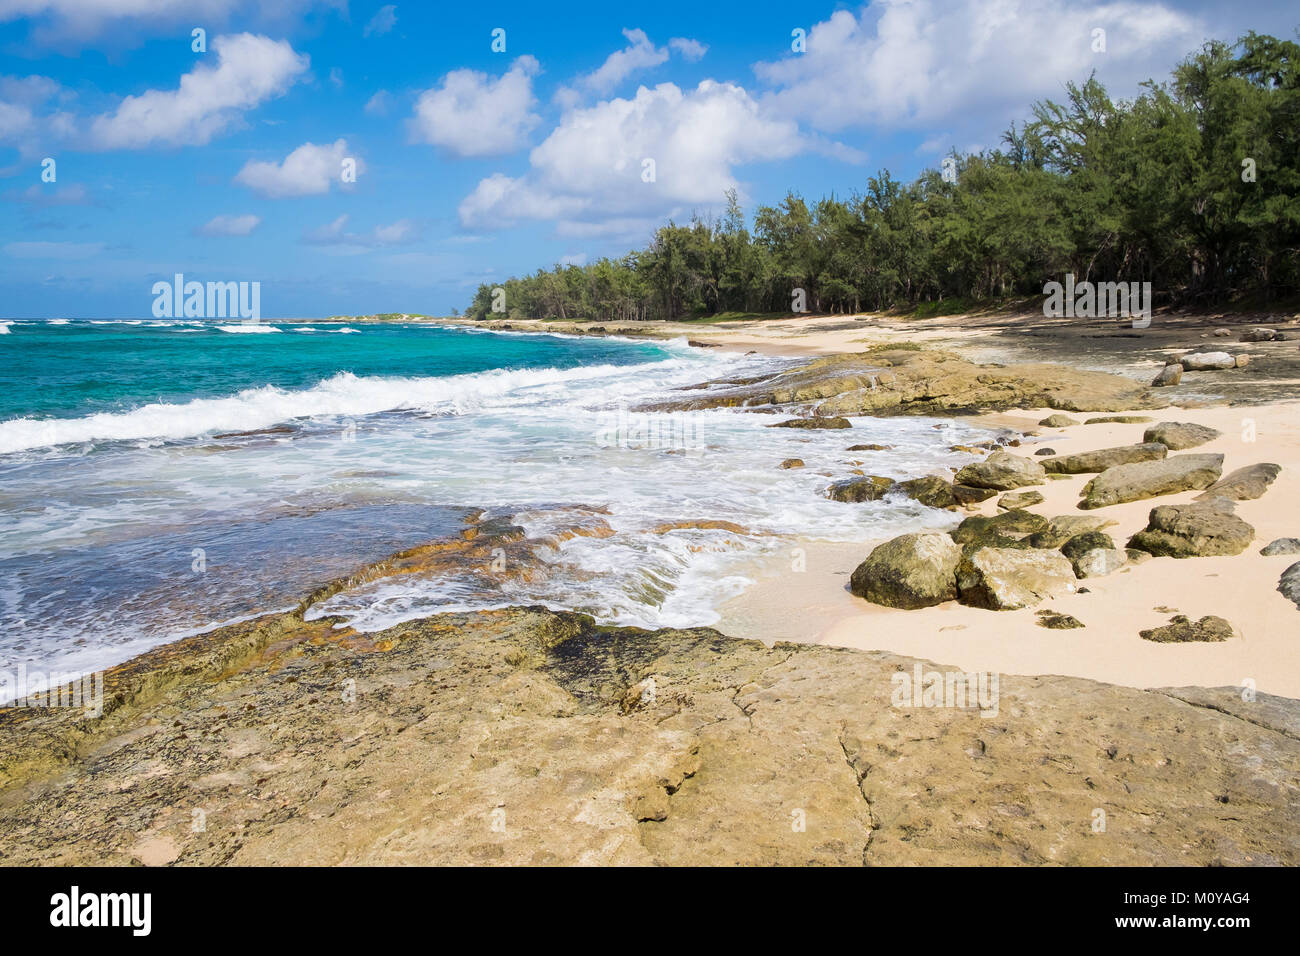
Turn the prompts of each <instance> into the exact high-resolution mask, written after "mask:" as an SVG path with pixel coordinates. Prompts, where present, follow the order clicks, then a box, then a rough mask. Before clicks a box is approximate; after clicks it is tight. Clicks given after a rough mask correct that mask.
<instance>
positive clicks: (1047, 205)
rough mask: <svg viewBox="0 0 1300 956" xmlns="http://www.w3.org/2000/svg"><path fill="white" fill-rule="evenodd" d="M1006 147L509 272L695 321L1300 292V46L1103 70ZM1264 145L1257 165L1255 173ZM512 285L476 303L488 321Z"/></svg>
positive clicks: (576, 298)
mask: <svg viewBox="0 0 1300 956" xmlns="http://www.w3.org/2000/svg"><path fill="white" fill-rule="evenodd" d="M1003 147H1004V148H1002V149H997V150H988V151H985V152H982V153H976V154H967V155H960V154H957V153H954V154H953V155H952V158H953V160H954V161H955V165H956V170H957V174H958V175H957V181H956V182H955V183H953V182H947V181H945V180H944V178H943V176H942V175H941V174H940V173H939V171H938V170H927V171H926V172H925V173H924V174H922V175H921V176H920V177H919V178H918V179H917V180H916V181H915V182H912V183H910V184H904V183H900V182H899V181H897V180H895V179H894V178H893V177H891V176H890V174H889V173H888V172H887V171H882V172H879V173H877V175H875V176H872V177H869V178H868V179H867V182H866V184H865V187H864V189H863V190H862V192H861V193H858V194H855V195H853V196H851V197H849V198H848V199H844V200H841V199H836V198H834V197H831V198H826V199H821V200H819V201H817V202H815V203H811V204H810V203H808V202H806V201H805V200H804V199H803V197H801V196H798V195H795V194H793V193H791V194H790V195H787V196H786V197H785V199H784V200H782V201H781V202H780V203H779V204H778V205H776V206H760V207H759V208H758V209H757V210H756V211H755V214H754V219H753V232H752V233H751V232H750V230H749V228H748V227H747V223H746V218H745V215H744V212H743V211H742V210H741V208H740V204H739V202H738V200H737V196H736V193H735V191H734V190H733V191H729V192H728V193H727V195H726V200H727V204H726V211H725V212H724V213H723V214H722V216H721V218H720V219H719V220H718V221H716V222H714V221H706V220H703V219H700V218H699V217H695V218H692V220H691V222H690V223H689V224H687V225H677V224H675V223H672V222H669V223H668V224H667V225H665V226H663V227H661V228H660V229H659V230H658V231H657V232H656V233H655V235H654V238H653V240H652V241H651V243H650V245H649V246H648V247H647V248H645V249H643V250H641V251H639V252H632V253H629V254H628V255H626V256H624V257H623V258H621V259H617V260H613V259H601V260H600V261H599V262H595V263H592V264H589V265H586V266H582V267H578V266H556V267H555V268H554V269H552V270H550V271H549V272H548V271H545V270H539V271H538V272H537V273H536V275H533V276H529V277H524V278H516V279H509V280H507V281H506V282H505V283H504V284H503V287H504V290H505V302H506V303H507V306H508V311H507V315H508V316H509V317H511V318H557V319H591V320H599V321H628V320H636V319H696V320H704V321H718V320H720V319H722V318H724V317H728V316H733V315H756V314H770V313H783V314H789V312H790V310H791V306H792V293H793V291H794V290H795V289H802V290H803V292H804V298H805V303H806V307H807V309H808V310H809V311H811V312H816V313H854V312H860V311H866V310H872V311H879V310H883V309H897V310H903V311H906V312H910V313H912V314H915V315H920V316H924V315H940V314H947V313H951V312H953V311H956V310H958V309H961V308H963V307H965V306H967V305H968V304H971V303H975V302H987V301H990V300H1004V301H1005V300H1008V299H1009V298H1011V297H1029V296H1034V295H1036V294H1039V293H1040V292H1041V289H1042V285H1043V283H1044V282H1046V281H1048V280H1049V279H1053V278H1056V279H1059V278H1060V277H1061V276H1063V275H1064V274H1065V273H1067V272H1073V273H1074V274H1075V275H1076V276H1077V277H1078V278H1079V279H1080V280H1083V279H1090V280H1093V281H1123V282H1151V283H1152V285H1153V288H1154V291H1155V293H1156V298H1157V302H1161V303H1171V304H1196V303H1211V302H1212V303H1220V304H1221V303H1228V302H1232V301H1240V300H1244V299H1249V300H1250V301H1265V302H1267V301H1276V300H1277V299H1278V298H1288V299H1294V298H1295V296H1296V295H1297V293H1300V199H1298V198H1297V197H1300V46H1298V45H1297V44H1296V43H1294V42H1290V41H1286V40H1278V39H1275V38H1273V37H1269V36H1261V35H1258V34H1255V33H1250V34H1248V35H1247V36H1245V37H1243V38H1242V39H1240V40H1239V41H1238V42H1237V43H1235V44H1232V45H1229V44H1225V43H1220V42H1210V43H1207V44H1206V45H1205V46H1204V47H1202V48H1201V49H1200V50H1199V51H1197V52H1195V53H1194V54H1192V55H1191V56H1190V57H1188V58H1187V59H1186V60H1185V61H1184V62H1183V63H1181V64H1180V65H1179V66H1178V67H1177V68H1176V69H1175V70H1174V72H1173V75H1172V77H1171V79H1170V80H1169V81H1168V82H1166V83H1161V84H1157V83H1154V82H1148V83H1147V84H1145V86H1144V90H1143V93H1142V94H1141V95H1140V96H1139V97H1138V98H1137V99H1136V100H1134V101H1132V102H1127V101H1121V102H1115V101H1112V100H1111V98H1110V96H1109V95H1108V94H1107V92H1106V90H1105V88H1104V87H1103V86H1102V85H1101V84H1100V83H1098V82H1097V80H1096V79H1095V78H1092V77H1090V78H1089V79H1088V80H1087V81H1086V82H1085V83H1083V84H1081V85H1079V84H1070V85H1069V86H1067V88H1066V96H1065V99H1064V102H1062V103H1056V102H1052V101H1045V102H1042V103H1037V104H1035V105H1034V106H1033V107H1032V119H1031V120H1030V121H1029V122H1027V123H1025V124H1024V125H1023V126H1021V127H1020V128H1019V129H1017V128H1016V126H1015V125H1014V124H1013V125H1012V127H1011V129H1009V130H1008V131H1007V132H1006V134H1004V136H1003ZM1246 160H1251V161H1253V168H1254V173H1255V178H1254V181H1248V178H1249V177H1246V176H1245V168H1244V167H1245V166H1248V165H1251V164H1248V163H1244V161H1246ZM493 288H494V287H493V286H489V285H483V286H480V287H479V289H478V292H477V293H476V294H475V296H474V301H473V303H472V304H471V306H470V308H469V309H467V310H466V315H468V316H471V317H473V318H476V319H482V318H486V317H488V316H489V314H490V310H491V308H492V304H493Z"/></svg>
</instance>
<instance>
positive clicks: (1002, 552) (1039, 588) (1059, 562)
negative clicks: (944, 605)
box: [957, 548, 1076, 611]
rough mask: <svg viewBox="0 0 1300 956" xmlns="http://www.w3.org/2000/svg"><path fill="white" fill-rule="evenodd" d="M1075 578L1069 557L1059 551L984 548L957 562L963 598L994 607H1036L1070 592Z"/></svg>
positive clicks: (1003, 608)
mask: <svg viewBox="0 0 1300 956" xmlns="http://www.w3.org/2000/svg"><path fill="white" fill-rule="evenodd" d="M1074 582H1075V577H1074V568H1072V567H1071V566H1070V561H1069V559H1068V558H1066V557H1065V555H1063V554H1060V553H1059V552H1056V551H1034V550H1022V549H1017V548H980V549H979V550H978V551H976V552H974V553H973V554H970V555H968V556H966V557H965V558H963V559H962V561H961V564H959V565H958V566H957V593H958V595H959V599H960V601H961V602H962V603H963V604H969V605H971V606H972V607H982V608H987V609H989V610H992V611H1012V610H1016V609H1018V608H1022V607H1032V606H1033V605H1035V604H1038V603H1039V602H1040V601H1043V600H1046V599H1047V598H1049V597H1056V596H1059V595H1062V594H1070V593H1072V592H1073V591H1074V590H1075V588H1076V585H1075V583H1074Z"/></svg>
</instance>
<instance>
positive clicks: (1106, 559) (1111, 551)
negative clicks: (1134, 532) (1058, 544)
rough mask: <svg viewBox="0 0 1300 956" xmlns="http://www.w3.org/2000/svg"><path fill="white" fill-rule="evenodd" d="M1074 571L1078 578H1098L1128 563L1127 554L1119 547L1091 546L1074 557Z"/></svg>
mask: <svg viewBox="0 0 1300 956" xmlns="http://www.w3.org/2000/svg"><path fill="white" fill-rule="evenodd" d="M1070 563H1071V564H1073V565H1074V573H1075V576H1076V577H1080V578H1100V577H1105V576H1106V575H1107V574H1112V573H1114V572H1115V571H1118V570H1119V569H1120V568H1122V567H1124V565H1126V564H1128V554H1127V552H1125V551H1122V550H1120V549H1119V548H1093V549H1092V550H1091V551H1087V552H1084V553H1083V554H1081V555H1079V557H1077V558H1075V559H1074V560H1073V561H1072V562H1070Z"/></svg>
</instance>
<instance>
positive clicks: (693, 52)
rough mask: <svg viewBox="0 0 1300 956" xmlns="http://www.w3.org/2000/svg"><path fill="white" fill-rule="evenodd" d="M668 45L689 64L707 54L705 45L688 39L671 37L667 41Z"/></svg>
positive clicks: (707, 49)
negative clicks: (688, 61)
mask: <svg viewBox="0 0 1300 956" xmlns="http://www.w3.org/2000/svg"><path fill="white" fill-rule="evenodd" d="M668 45H669V46H670V47H671V48H672V49H674V50H676V51H677V52H678V53H680V54H681V55H682V56H683V57H685V58H686V59H688V60H690V61H691V62H695V61H696V60H698V59H700V58H702V57H703V56H704V54H706V53H708V52H709V48H708V47H707V46H706V45H705V44H703V43H701V42H700V41H699V40H692V39H690V38H689V37H673V38H672V39H671V40H669V41H668Z"/></svg>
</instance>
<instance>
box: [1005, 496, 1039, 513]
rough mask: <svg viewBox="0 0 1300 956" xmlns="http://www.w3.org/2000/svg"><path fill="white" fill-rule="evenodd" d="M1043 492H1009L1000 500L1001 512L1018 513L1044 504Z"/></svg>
mask: <svg viewBox="0 0 1300 956" xmlns="http://www.w3.org/2000/svg"><path fill="white" fill-rule="evenodd" d="M1043 500H1044V499H1043V493H1042V492H1041V491H1009V492H1007V493H1006V494H1005V495H1003V496H1002V497H1001V498H999V499H998V510H999V511H1018V510H1020V509H1022V508H1032V507H1033V506H1034V505H1041V504H1042V503H1043Z"/></svg>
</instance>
